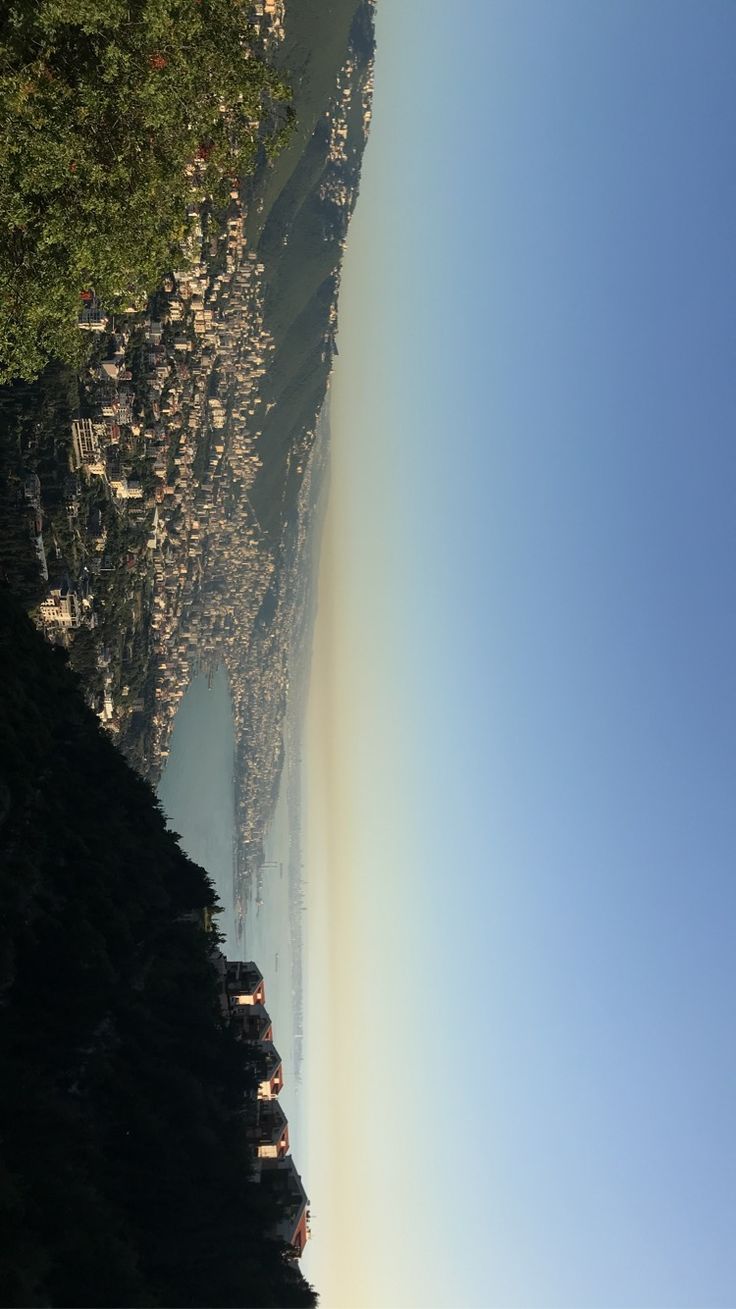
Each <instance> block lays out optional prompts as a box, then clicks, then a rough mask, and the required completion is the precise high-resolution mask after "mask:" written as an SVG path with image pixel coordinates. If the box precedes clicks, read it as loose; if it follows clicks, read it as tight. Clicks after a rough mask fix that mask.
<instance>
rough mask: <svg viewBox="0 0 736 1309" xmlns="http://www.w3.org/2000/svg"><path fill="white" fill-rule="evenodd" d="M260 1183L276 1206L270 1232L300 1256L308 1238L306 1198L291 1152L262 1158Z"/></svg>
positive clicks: (307, 1205) (307, 1202)
mask: <svg viewBox="0 0 736 1309" xmlns="http://www.w3.org/2000/svg"><path fill="white" fill-rule="evenodd" d="M261 1185H262V1186H264V1187H267V1188H268V1190H269V1193H270V1194H271V1195H272V1196H273V1198H274V1200H275V1201H276V1205H277V1207H278V1212H279V1218H278V1221H277V1222H276V1223H275V1225H274V1227H273V1229H272V1230H273V1235H274V1236H276V1237H279V1238H280V1239H281V1240H282V1241H284V1242H285V1243H286V1245H288V1246H290V1247H291V1249H292V1250H293V1252H294V1255H295V1256H296V1258H297V1259H299V1258H300V1257H301V1255H302V1254H303V1253H304V1247H305V1245H306V1244H307V1241H308V1239H309V1198H308V1196H307V1193H306V1191H305V1190H304V1186H303V1184H302V1179H301V1177H300V1176H299V1174H298V1172H297V1171H296V1167H295V1165H294V1160H293V1159H292V1157H291V1155H290V1154H288V1155H286V1156H285V1157H284V1158H283V1159H263V1161H262V1163H261Z"/></svg>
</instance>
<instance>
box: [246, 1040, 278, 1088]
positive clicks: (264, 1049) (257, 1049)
mask: <svg viewBox="0 0 736 1309" xmlns="http://www.w3.org/2000/svg"><path fill="white" fill-rule="evenodd" d="M251 1050H252V1053H253V1059H252V1062H253V1067H254V1069H255V1072H256V1076H257V1078H258V1099H259V1100H274V1099H275V1098H276V1096H277V1095H278V1094H279V1092H280V1091H281V1088H282V1086H283V1085H284V1069H283V1065H282V1063H281V1055H280V1054H279V1052H278V1050H277V1049H276V1047H275V1045H274V1044H273V1041H254V1042H253V1043H252V1045H251Z"/></svg>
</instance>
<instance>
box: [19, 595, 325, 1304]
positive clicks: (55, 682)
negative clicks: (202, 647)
mask: <svg viewBox="0 0 736 1309" xmlns="http://www.w3.org/2000/svg"><path fill="white" fill-rule="evenodd" d="M0 751H1V757H2V761H3V768H2V774H1V777H2V780H1V781H0V867H1V868H2V875H1V876H0V1047H1V1048H2V1054H3V1077H2V1079H0V1119H1V1121H2V1138H1V1141H0V1164H1V1166H0V1215H1V1219H0V1233H2V1235H1V1236H0V1302H1V1303H2V1304H5V1305H38V1304H45V1305H53V1306H56V1305H60V1306H61V1305H69V1306H72V1305H80V1306H83V1305H90V1306H93V1305H99V1306H107V1305H113V1306H117V1305H130V1306H134V1305H147V1306H150V1305H154V1306H155V1305H162V1306H165V1305H174V1304H176V1305H192V1306H195V1305H196V1306H201V1305H213V1306H215V1305H233V1306H254V1307H255V1306H268V1305H271V1306H287V1305H313V1304H315V1303H316V1297H315V1295H314V1292H313V1291H312V1290H311V1289H310V1288H309V1287H308V1285H307V1283H306V1282H305V1281H304V1279H303V1278H302V1276H301V1274H300V1273H299V1269H298V1265H297V1263H296V1260H295V1256H296V1255H298V1254H299V1253H301V1249H302V1248H303V1244H304V1240H305V1239H306V1206H307V1202H306V1195H305V1193H304V1188H303V1186H302V1184H301V1180H300V1178H299V1176H298V1173H297V1172H296V1170H295V1169H294V1166H293V1163H292V1162H291V1157H290V1155H289V1154H288V1126H287V1124H286V1122H285V1119H284V1117H283V1114H281V1113H280V1111H279V1107H278V1101H277V1099H276V1096H277V1094H278V1090H279V1089H280V1086H281V1082H282V1080H283V1074H282V1072H281V1064H280V1059H279V1056H278V1054H277V1052H276V1050H275V1047H274V1046H273V1042H272V1037H273V1032H272V1030H271V1025H270V1020H269V1018H268V1014H267V1012H266V1010H265V1007H264V1004H263V1001H264V999H265V995H264V991H263V983H262V978H261V975H260V972H259V971H258V969H257V968H256V967H255V965H242V964H238V963H236V964H232V965H228V964H227V961H225V960H224V958H223V956H222V955H221V952H220V951H219V948H218V938H217V932H216V928H215V927H214V926H213V924H216V919H217V914H216V908H217V906H216V904H215V897H214V893H213V890H212V887H211V885H210V883H209V881H208V880H207V877H206V875H205V874H204V872H203V871H202V869H201V868H199V867H197V866H196V865H195V864H193V863H192V862H191V861H190V860H189V859H187V858H186V856H185V855H184V854H182V852H181V850H180V849H179V846H178V845H177V842H176V839H175V837H174V836H173V834H172V833H171V832H169V831H168V830H167V829H166V826H165V822H164V818H163V815H162V814H161V812H160V810H159V808H158V805H157V802H156V800H155V796H154V794H153V792H152V791H151V789H150V787H149V785H148V784H147V783H146V782H145V781H143V780H142V779H141V778H140V777H139V776H137V775H136V774H135V773H134V772H133V771H132V770H131V768H130V767H129V766H128V765H127V764H126V762H125V760H124V759H123V758H122V756H121V755H120V754H119V752H118V751H117V750H116V749H115V747H114V746H113V744H112V743H111V742H110V740H109V739H108V737H107V736H106V735H105V733H104V732H103V730H102V728H101V727H100V725H99V722H98V721H97V719H96V718H95V716H94V715H93V714H92V712H91V711H90V710H89V709H88V708H87V706H86V705H85V704H84V703H83V700H82V698H81V696H80V694H79V692H78V689H77V685H76V679H75V677H74V675H73V674H72V673H71V671H70V670H69V668H68V663H67V657H66V656H65V655H64V654H63V653H61V652H59V651H58V650H56V649H54V648H52V647H50V646H48V645H47V644H46V643H45V642H44V641H43V639H42V638H41V637H40V636H39V634H38V633H37V632H35V631H34V630H33V627H32V626H31V623H30V622H29V620H28V619H27V618H26V616H25V615H24V614H23V613H22V612H21V611H20V610H19V608H18V607H17V606H16V604H15V602H14V601H13V600H12V599H11V598H10V597H9V596H8V594H7V592H5V593H3V594H1V595H0ZM208 927H209V930H206V929H207V928H208Z"/></svg>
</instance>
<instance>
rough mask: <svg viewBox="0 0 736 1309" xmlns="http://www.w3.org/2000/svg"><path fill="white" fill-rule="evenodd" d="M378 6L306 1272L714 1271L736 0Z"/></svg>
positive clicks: (727, 807) (693, 1290)
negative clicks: (328, 1001)
mask: <svg viewBox="0 0 736 1309" xmlns="http://www.w3.org/2000/svg"><path fill="white" fill-rule="evenodd" d="M377 30H378V56H377V66H376V94H375V103H374V126H373V132H372V136H371V140H370V143H369V147H368V150H367V153H366V159H365V165H364V172H363V183H362V189H361V196H360V201H359V205H358V209H357V211H356V215H355V217H354V220H353V224H352V227H351V231H350V236H349V243H348V251H347V255H346V261H345V267H344V278H343V290H342V296H341V307H340V336H339V343H340V356H339V360H338V366H337V369H336V374H335V379H334V385H333V433H334V438H333V439H334V447H335V475H334V479H333V485H332V491H331V497H332V500H331V511H330V523H329V525H328V533H327V540H326V547H325V560H324V567H323V576H322V606H321V617H320V623H319V629H318V634H317V654H318V659H317V679H316V689H315V696H314V703H313V712H312V727H311V731H312V750H313V753H314V757H315V769H314V771H315V775H316V776H317V777H318V781H317V782H315V788H316V789H320V788H321V792H320V793H321V796H322V803H321V805H319V804H317V805H313V807H312V814H313V815H315V814H317V813H319V815H320V817H319V822H321V823H322V825H323V828H324V830H320V831H317V830H316V826H317V824H318V820H317V818H314V820H313V829H314V830H313V832H312V846H313V855H314V859H316V860H317V863H318V869H317V872H316V873H315V877H317V879H318V878H319V875H320V870H321V876H322V891H323V893H324V894H323V898H322V900H321V902H320V903H321V904H322V909H323V911H324V918H323V923H322V929H321V930H322V931H323V932H324V933H325V934H326V935H324V936H323V937H322V938H320V940H321V942H322V945H324V944H325V941H327V942H328V947H326V953H325V952H324V951H323V953H322V954H321V955H320V960H321V961H322V962H324V959H325V958H326V957H327V955H329V966H327V965H325V969H324V970H323V971H319V969H317V971H316V972H315V979H316V981H318V982H319V984H320V985H321V986H323V987H330V988H331V994H332V997H333V1010H331V1023H330V1025H331V1037H330V1034H329V1033H324V1034H323V1037H324V1043H325V1044H324V1051H327V1050H331V1052H332V1056H334V1054H335V1051H336V1050H337V1051H340V1052H342V1054H343V1056H345V1059H344V1063H345V1067H344V1068H343V1070H342V1072H341V1074H340V1077H339V1078H337V1079H336V1081H335V1082H333V1083H332V1085H333V1086H337V1087H338V1088H339V1093H340V1097H341V1105H342V1107H340V1106H337V1105H336V1104H335V1103H333V1102H332V1101H331V1100H330V1094H331V1090H330V1086H329V1085H328V1081H327V1075H326V1071H325V1070H326V1068H327V1062H328V1057H327V1054H324V1056H323V1052H322V1049H321V1047H317V1049H316V1050H314V1049H313V1053H312V1059H311V1065H310V1086H311V1088H312V1099H313V1103H314V1105H315V1106H321V1107H320V1108H319V1109H317V1108H315V1110H314V1124H313V1135H312V1140H313V1151H312V1152H311V1153H312V1154H313V1156H314V1157H312V1158H310V1170H309V1172H308V1174H307V1175H308V1177H309V1178H310V1179H313V1180H312V1181H311V1189H312V1194H313V1199H315V1198H318V1199H319V1205H318V1211H317V1214H316V1219H317V1220H319V1218H320V1211H321V1215H322V1219H321V1226H320V1222H319V1221H315V1225H314V1230H315V1241H314V1243H313V1244H314V1250H313V1251H312V1252H310V1259H311V1260H312V1261H313V1262H312V1263H311V1265H310V1273H311V1274H312V1275H313V1276H314V1278H315V1280H316V1282H317V1285H318V1286H319V1287H321V1288H322V1289H323V1292H324V1303H325V1304H326V1305H327V1306H328V1309H359V1307H360V1306H367V1307H369V1309H370V1307H371V1306H378V1305H381V1306H382V1309H409V1307H410V1306H416V1309H432V1307H433V1306H437V1307H438V1309H439V1306H459V1307H460V1309H463V1306H467V1309H475V1307H476V1306H478V1307H480V1306H484V1307H485V1306H494V1307H495V1306H498V1307H499V1309H501V1307H506V1306H508V1307H510V1306H524V1309H547V1306H550V1307H551V1306H560V1309H573V1307H574V1306H581V1309H582V1307H586V1309H593V1307H594V1306H595V1307H597V1306H600V1307H601V1309H621V1307H623V1306H630V1307H632V1309H634V1307H637V1309H654V1307H655V1306H657V1307H661V1309H674V1306H680V1305H682V1306H685V1305H687V1306H693V1307H695V1306H698V1307H700V1309H704V1307H705V1306H713V1307H715V1306H722V1307H726V1306H732V1305H734V1304H736V1256H735V1255H734V1252H733V1248H734V1243H733V1239H732V1237H733V1231H734V1220H735V1219H736V1149H735V1147H734V1132H733V1104H734V1093H735V1092H736V1055H735V1053H734V1041H733V1030H732V1029H733V1022H732V1019H733V1010H734V999H735V988H734V958H735V957H736V954H735V947H736V927H735V924H736V913H735V911H736V903H735V901H736V892H735V890H734V873H733V869H734V865H735V859H734V856H735V855H736V817H735V810H734V804H733V778H734V762H735V760H734V742H735V741H736V671H735V670H736V625H735V620H734V607H733V579H734V576H735V575H736V527H735V526H734V523H735V512H734V511H735V509H736V455H735V454H734V448H735V447H734V426H735V424H734V420H735V418H736V412H735V410H736V386H735V383H734V377H735V369H734V364H735V362H736V320H735V315H736V256H735V253H734V249H735V247H734V234H735V233H736V170H734V166H733V141H734V139H736V89H734V80H733V60H734V51H735V50H736V7H734V6H733V5H732V4H730V3H729V4H720V3H714V2H713V0H709V3H708V4H701V3H691V4H685V3H673V2H671V0H670V2H668V3H656V2H655V0H647V3H646V4H641V3H635V4H634V3H632V4H627V3H616V4H614V3H591V2H586V3H567V2H566V0H555V2H554V3H552V4H550V3H539V4H536V3H523V2H520V0H514V3H508V4H499V3H482V2H481V0H470V2H469V3H468V4H466V5H465V6H463V8H462V10H459V9H456V8H455V7H454V6H449V5H447V3H444V4H439V3H435V0H421V3H420V0H379V5H378V18H377ZM379 506H380V507H379ZM315 851H316V854H315V853H314V852H315ZM325 888H327V890H325ZM315 930H316V929H315ZM320 967H321V964H320ZM377 977H380V979H381V990H380V996H381V999H380V1002H379V1000H378V998H377V990H376V979H377ZM338 995H339V996H340V997H342V1001H339V1000H337V999H336V998H335V997H336V996H338ZM358 1019H359V1020H358ZM330 1041H331V1042H332V1044H331V1045H330ZM394 1042H397V1043H400V1044H401V1047H402V1050H403V1056H402V1072H401V1077H400V1079H399V1080H398V1082H397V1080H396V1061H395V1058H390V1059H385V1058H382V1051H384V1050H385V1049H386V1048H390V1049H391V1050H392V1051H393V1049H394ZM345 1104H347V1105H348V1109H346V1108H345ZM341 1115H342V1116H341ZM336 1123H338V1124H339V1125H338V1126H335V1124H336ZM331 1131H332V1133H333V1136H332V1140H331V1145H330V1146H328V1145H327V1144H326V1142H327V1140H328V1138H329V1137H330V1132H331ZM336 1141H337V1143H338V1144H339V1147H340V1148H339V1149H337V1148H336ZM329 1150H331V1151H332V1153H331V1157H330V1162H329V1165H328V1164H324V1166H323V1167H322V1170H321V1171H320V1166H319V1164H318V1162H317V1160H318V1158H321V1159H323V1160H324V1158H325V1156H326V1154H327V1152H328V1151H329ZM356 1164H358V1165H359V1166H358V1167H356ZM351 1243H352V1244H351Z"/></svg>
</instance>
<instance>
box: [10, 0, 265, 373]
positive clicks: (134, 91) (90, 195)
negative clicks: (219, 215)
mask: <svg viewBox="0 0 736 1309" xmlns="http://www.w3.org/2000/svg"><path fill="white" fill-rule="evenodd" d="M287 99H288V91H287V89H286V87H285V86H284V84H283V82H282V81H281V80H280V79H279V77H278V76H277V74H276V72H275V71H274V70H273V69H272V68H270V67H269V66H268V65H267V64H266V63H265V62H264V60H263V59H262V58H261V57H259V55H258V53H257V51H256V48H255V46H254V43H253V40H252V36H251V32H250V30H249V28H248V24H247V4H246V0H9V3H8V4H7V5H5V6H4V7H3V14H2V16H0V215H2V217H1V218H0V223H1V225H2V226H1V227H0V382H3V381H7V380H9V379H12V378H13V377H17V376H20V377H24V378H32V377H34V376H35V375H36V374H37V373H38V372H39V371H40V369H41V367H42V366H43V363H44V362H45V360H46V359H47V358H49V357H52V356H55V357H58V358H60V359H63V360H65V361H67V362H70V363H76V362H78V361H79V360H80V359H81V358H82V356H83V352H84V349H85V344H88V343H85V340H84V337H85V333H82V332H80V331H79V330H78V329H77V326H76V322H77V317H78V311H79V308H80V301H79V296H80V293H81V292H82V291H84V290H86V289H89V288H94V290H95V292H96V293H97V295H98V297H99V298H100V300H101V301H102V303H103V304H104V305H105V306H106V307H107V308H109V309H114V308H116V307H118V308H120V307H124V306H127V305H128V304H130V303H133V304H136V303H141V304H142V303H143V302H144V300H145V298H146V296H147V294H149V293H150V292H151V291H153V289H154V288H155V286H156V284H157V282H158V280H159V279H160V277H161V275H162V273H163V271H164V270H165V269H166V267H167V266H171V263H172V261H175V255H174V251H175V250H176V249H177V247H178V245H179V243H180V242H181V241H182V239H183V238H184V237H185V235H186V223H187V208H188V207H189V206H190V205H191V203H192V200H193V199H194V194H195V193H194V192H193V180H194V182H196V185H197V186H198V187H199V192H200V194H202V193H203V192H204V193H210V192H214V191H216V190H217V188H218V187H220V186H221V185H222V184H223V182H224V181H226V179H228V178H230V177H233V176H240V175H242V174H243V173H244V172H245V171H247V170H248V169H249V168H250V167H251V165H252V163H253V160H254V158H255V154H256V150H257V144H258V140H259V137H261V136H263V135H266V136H268V134H269V132H270V133H271V135H272V137H274V138H276V137H278V136H279V135H280V133H281V131H282V130H283V126H284V124H285V122H286V119H287V118H288V110H287V108H286V101H287ZM192 167H193V168H194V169H195V176H194V179H193V177H192ZM179 258H180V256H179Z"/></svg>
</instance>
